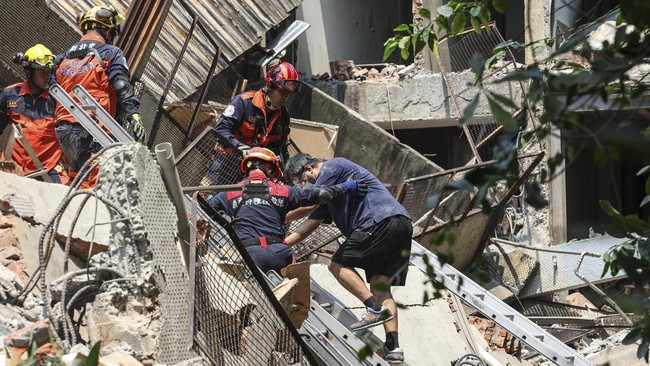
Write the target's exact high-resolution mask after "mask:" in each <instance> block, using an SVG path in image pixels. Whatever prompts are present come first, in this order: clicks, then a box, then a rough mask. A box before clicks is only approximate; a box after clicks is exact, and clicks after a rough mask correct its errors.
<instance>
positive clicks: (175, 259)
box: [134, 149, 191, 364]
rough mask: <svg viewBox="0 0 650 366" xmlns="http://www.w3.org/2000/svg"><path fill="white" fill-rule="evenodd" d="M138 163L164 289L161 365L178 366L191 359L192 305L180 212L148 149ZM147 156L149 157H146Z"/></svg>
mask: <svg viewBox="0 0 650 366" xmlns="http://www.w3.org/2000/svg"><path fill="white" fill-rule="evenodd" d="M139 152H141V154H140V159H137V160H134V163H136V164H138V165H139V167H138V169H139V171H144V172H145V180H146V181H145V182H144V184H140V187H141V189H142V194H143V197H142V202H141V208H142V216H143V220H144V224H145V227H146V228H147V233H148V234H147V235H148V236H147V238H148V239H149V242H150V249H151V252H152V254H153V261H154V263H155V271H154V275H155V279H156V285H157V286H158V287H159V288H160V291H161V294H160V297H159V299H160V303H161V306H162V310H161V311H162V314H163V316H164V321H163V327H162V330H161V334H160V341H159V343H158V352H159V355H158V357H157V360H158V362H161V363H166V364H174V363H178V362H180V361H183V360H186V359H188V358H189V353H188V350H189V347H190V342H191V337H190V334H189V330H188V326H187V324H188V323H189V301H188V288H189V282H188V278H187V270H186V268H185V266H184V265H183V262H182V259H181V256H180V255H179V253H180V252H179V250H178V248H177V244H176V241H175V240H174V239H175V238H176V234H177V222H178V218H177V217H176V209H175V208H174V205H173V204H172V202H171V200H170V199H169V196H168V193H167V189H166V188H165V184H164V182H163V180H162V178H161V175H160V169H159V167H158V164H157V163H156V161H155V160H154V159H153V158H152V157H151V155H150V154H149V153H148V151H146V150H145V149H141V150H139ZM143 152H146V153H143Z"/></svg>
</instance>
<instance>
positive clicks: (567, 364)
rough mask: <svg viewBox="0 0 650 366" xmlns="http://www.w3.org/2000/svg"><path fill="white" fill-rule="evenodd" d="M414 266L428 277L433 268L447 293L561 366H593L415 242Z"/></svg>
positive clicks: (412, 251) (412, 254) (413, 247)
mask: <svg viewBox="0 0 650 366" xmlns="http://www.w3.org/2000/svg"><path fill="white" fill-rule="evenodd" d="M411 264H413V265H415V266H416V267H418V268H419V269H420V270H421V271H423V272H424V273H427V271H428V270H430V268H428V267H433V271H434V273H435V274H436V275H442V276H445V277H446V278H447V279H449V281H451V282H452V283H451V284H449V283H444V285H445V287H446V288H447V290H448V291H450V292H452V293H453V294H454V295H456V296H458V297H460V298H461V299H462V300H463V301H464V302H465V303H467V304H468V305H470V306H471V307H473V308H475V309H476V310H478V311H479V312H481V313H483V314H484V315H486V316H488V317H490V318H491V319H492V320H493V321H494V322H495V323H497V324H499V325H500V326H501V327H503V328H504V329H506V330H508V331H509V332H510V333H512V334H513V335H514V336H515V337H517V338H519V339H521V340H522V341H524V342H525V343H526V344H528V345H529V346H530V347H532V348H533V349H535V350H536V351H537V352H539V353H540V354H541V355H543V356H545V357H547V358H548V359H549V360H551V361H553V362H555V363H556V364H558V365H562V366H572V365H577V366H587V365H592V364H591V363H590V362H589V361H588V360H587V359H585V358H584V357H583V356H582V355H580V354H579V353H578V352H577V351H575V350H573V349H571V348H570V347H569V346H567V345H566V344H564V342H562V341H560V340H558V339H557V338H555V337H553V336H552V335H551V334H550V333H548V332H546V331H545V330H544V329H542V328H541V327H540V326H538V325H537V324H535V323H533V322H532V321H531V320H530V319H528V318H526V317H525V316H523V315H521V314H519V313H517V312H516V311H515V310H514V309H512V308H511V307H510V306H509V305H507V304H506V303H504V302H503V301H501V300H500V299H499V298H497V297H496V296H494V295H492V294H491V293H490V292H488V291H487V290H485V289H484V288H482V287H481V286H480V285H479V284H477V283H475V282H474V281H472V280H471V279H470V278H469V277H467V276H465V275H464V274H462V273H461V272H459V271H458V270H456V269H455V268H453V267H451V266H450V265H448V264H442V263H440V261H439V260H438V257H437V256H436V255H435V254H433V253H431V252H430V251H428V250H427V249H426V248H424V247H423V246H422V245H420V244H419V243H417V242H415V241H412V245H411Z"/></svg>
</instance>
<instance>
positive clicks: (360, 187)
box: [343, 180, 368, 196]
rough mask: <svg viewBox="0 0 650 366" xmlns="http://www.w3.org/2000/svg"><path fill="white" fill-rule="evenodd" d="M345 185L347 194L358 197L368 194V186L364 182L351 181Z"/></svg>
mask: <svg viewBox="0 0 650 366" xmlns="http://www.w3.org/2000/svg"><path fill="white" fill-rule="evenodd" d="M343 184H345V189H346V190H347V192H350V193H356V195H357V196H365V195H366V194H367V193H368V184H367V183H366V182H365V181H363V180H349V181H347V182H345V183H343Z"/></svg>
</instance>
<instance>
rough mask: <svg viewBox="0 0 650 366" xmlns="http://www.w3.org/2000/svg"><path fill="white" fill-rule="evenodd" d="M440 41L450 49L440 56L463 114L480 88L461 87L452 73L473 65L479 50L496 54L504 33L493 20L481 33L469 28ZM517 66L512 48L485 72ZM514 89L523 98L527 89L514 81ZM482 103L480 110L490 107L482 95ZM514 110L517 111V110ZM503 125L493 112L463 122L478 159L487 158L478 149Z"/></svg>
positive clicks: (493, 74)
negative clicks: (495, 50)
mask: <svg viewBox="0 0 650 366" xmlns="http://www.w3.org/2000/svg"><path fill="white" fill-rule="evenodd" d="M486 28H489V29H486ZM440 43H441V46H442V45H443V44H444V45H446V46H447V47H448V49H449V51H448V53H447V54H446V55H445V59H444V60H443V59H441V58H438V64H439V66H440V70H441V71H442V76H443V78H444V80H445V83H446V85H447V88H448V89H449V93H450V95H451V101H452V105H453V106H454V108H455V110H456V114H457V115H458V116H461V115H462V114H463V109H464V107H465V105H466V104H467V103H468V101H470V100H472V98H473V97H474V95H475V94H476V89H475V88H467V87H463V88H460V87H458V86H457V85H454V83H452V82H450V80H449V79H450V76H449V74H451V73H456V72H462V71H465V70H469V69H471V66H470V60H471V59H472V56H474V55H475V54H479V55H481V56H482V57H483V58H485V59H488V58H490V57H491V56H492V55H493V52H494V51H493V50H494V47H495V46H497V45H498V44H500V43H503V37H502V36H501V33H500V32H499V30H498V29H497V27H496V25H495V24H494V23H491V24H489V25H488V26H487V27H485V28H482V32H481V33H476V32H475V31H474V30H473V29H469V30H466V31H464V32H462V33H460V34H458V35H456V36H454V37H452V38H443V39H442V40H441V41H440ZM516 68H517V64H516V62H515V58H514V56H513V55H512V53H511V52H510V51H507V52H505V55H504V58H503V60H502V61H498V62H496V64H495V65H493V66H492V67H491V68H490V69H488V70H486V71H485V73H484V75H483V76H484V80H489V79H494V78H497V77H499V75H501V74H503V73H507V72H511V71H514V70H516ZM512 91H513V95H512V96H511V97H512V98H513V99H515V100H518V99H520V98H521V97H522V96H523V93H524V86H523V84H522V83H518V84H517V83H513V84H512ZM479 104H480V106H479V107H478V108H479V110H489V108H487V106H486V105H487V100H486V98H482V99H481V101H480V102H479ZM511 112H512V113H516V112H517V111H511ZM502 128H503V127H502V126H501V125H500V124H499V123H498V122H497V121H496V120H495V118H494V116H493V115H487V116H474V118H472V119H471V120H470V121H469V123H467V124H465V125H464V126H463V130H464V132H465V135H466V137H467V139H468V141H469V144H470V146H471V147H472V151H474V155H475V158H476V159H477V161H478V162H480V161H483V160H482V158H481V156H480V155H479V153H478V149H479V148H480V147H481V146H483V145H485V144H486V143H487V142H488V141H489V140H491V139H492V138H493V137H495V136H496V135H497V134H498V133H499V132H500V131H501V130H502Z"/></svg>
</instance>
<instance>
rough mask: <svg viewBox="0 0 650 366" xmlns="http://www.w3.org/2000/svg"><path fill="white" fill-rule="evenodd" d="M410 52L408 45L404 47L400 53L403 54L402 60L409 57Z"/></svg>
mask: <svg viewBox="0 0 650 366" xmlns="http://www.w3.org/2000/svg"><path fill="white" fill-rule="evenodd" d="M409 54H410V53H409V49H408V47H404V48H402V52H400V55H401V56H402V60H406V59H407V58H409Z"/></svg>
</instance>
